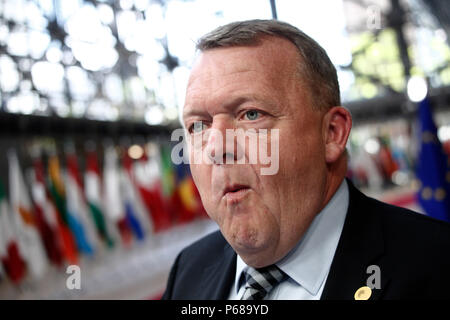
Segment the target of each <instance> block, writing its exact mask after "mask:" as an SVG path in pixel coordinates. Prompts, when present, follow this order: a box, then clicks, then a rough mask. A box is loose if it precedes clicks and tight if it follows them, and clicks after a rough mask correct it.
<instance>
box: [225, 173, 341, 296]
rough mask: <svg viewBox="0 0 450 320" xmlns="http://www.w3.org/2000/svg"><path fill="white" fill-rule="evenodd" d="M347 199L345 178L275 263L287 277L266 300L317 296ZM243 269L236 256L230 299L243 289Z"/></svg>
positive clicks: (239, 294)
mask: <svg viewBox="0 0 450 320" xmlns="http://www.w3.org/2000/svg"><path fill="white" fill-rule="evenodd" d="M348 202H349V194H348V186H347V182H346V181H345V179H344V181H343V182H342V183H341V185H340V186H339V188H338V190H337V191H336V193H335V194H334V195H333V197H332V198H331V200H330V201H329V202H328V204H327V205H326V206H325V208H324V209H323V210H322V211H321V212H319V214H317V215H316V217H315V218H314V220H313V221H312V223H311V225H310V226H309V228H308V230H307V231H306V233H305V234H304V236H303V237H302V239H301V240H300V242H299V243H298V244H297V245H296V246H295V247H294V248H293V249H292V250H291V251H290V252H289V253H288V254H287V255H286V256H285V257H284V258H283V259H281V260H280V261H278V263H276V265H277V266H278V268H280V269H281V270H283V271H284V272H285V273H286V274H287V275H288V276H289V278H288V280H286V281H284V282H282V283H280V284H279V285H278V286H276V287H275V288H274V289H273V290H272V292H270V293H269V294H268V295H267V296H266V297H265V299H268V300H319V299H320V297H321V295H322V291H323V288H324V286H325V282H326V279H327V276H328V272H329V271H330V266H331V262H332V261H333V257H334V253H335V251H336V247H337V245H338V242H339V238H340V236H341V232H342V228H343V226H344V220H345V216H346V215H347V209H348ZM246 268H248V266H247V265H246V264H245V262H244V261H243V260H242V259H241V257H239V255H238V256H237V264H236V276H235V281H234V283H233V286H232V288H231V292H230V295H229V299H230V300H237V299H240V298H241V297H242V295H243V293H244V289H245V279H244V278H245V277H244V274H243V271H244V270H245V269H246Z"/></svg>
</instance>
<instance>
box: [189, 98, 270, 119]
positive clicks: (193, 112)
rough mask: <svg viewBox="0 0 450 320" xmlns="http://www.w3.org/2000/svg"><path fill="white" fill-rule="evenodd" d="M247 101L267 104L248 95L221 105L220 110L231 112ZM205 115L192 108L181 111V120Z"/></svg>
mask: <svg viewBox="0 0 450 320" xmlns="http://www.w3.org/2000/svg"><path fill="white" fill-rule="evenodd" d="M248 101H259V102H264V103H265V104H267V101H264V99H262V98H260V97H257V96H256V95H252V94H249V95H245V96H238V97H236V98H233V99H232V100H231V101H228V102H226V103H224V104H223V105H221V106H220V108H223V109H225V110H233V109H235V108H237V107H238V106H240V105H242V104H244V103H246V102H248ZM207 113H208V112H207V111H206V110H204V109H203V110H199V109H196V108H195V107H193V108H189V109H188V111H185V110H183V118H182V119H183V121H184V119H185V118H187V117H191V116H203V115H205V114H207Z"/></svg>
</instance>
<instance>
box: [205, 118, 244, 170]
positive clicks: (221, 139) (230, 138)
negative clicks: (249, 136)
mask: <svg viewBox="0 0 450 320" xmlns="http://www.w3.org/2000/svg"><path fill="white" fill-rule="evenodd" d="M234 132H235V126H234V125H233V123H232V121H231V120H228V119H225V118H217V119H214V120H213V124H212V126H211V128H209V129H208V136H207V143H206V148H205V152H206V155H207V158H208V160H209V161H211V163H212V164H217V165H220V164H232V163H235V162H236V161H238V160H239V158H240V157H242V152H239V151H240V146H239V145H238V143H237V141H236V140H235V137H234Z"/></svg>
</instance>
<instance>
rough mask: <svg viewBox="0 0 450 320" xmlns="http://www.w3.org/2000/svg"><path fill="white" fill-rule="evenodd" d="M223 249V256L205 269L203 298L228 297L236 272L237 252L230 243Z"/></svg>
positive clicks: (202, 288)
mask: <svg viewBox="0 0 450 320" xmlns="http://www.w3.org/2000/svg"><path fill="white" fill-rule="evenodd" d="M223 250H224V252H223V255H222V256H221V258H220V259H218V260H217V262H215V263H214V264H212V265H211V266H209V267H207V268H205V269H204V272H203V277H202V278H201V283H200V288H201V289H200V290H201V292H202V296H203V297H202V298H201V299H207V300H224V299H227V298H228V295H229V293H230V290H231V286H232V285H233V281H234V278H235V274H236V253H235V252H234V250H233V249H232V248H231V246H230V245H229V244H228V243H227V244H225V246H224V249H223Z"/></svg>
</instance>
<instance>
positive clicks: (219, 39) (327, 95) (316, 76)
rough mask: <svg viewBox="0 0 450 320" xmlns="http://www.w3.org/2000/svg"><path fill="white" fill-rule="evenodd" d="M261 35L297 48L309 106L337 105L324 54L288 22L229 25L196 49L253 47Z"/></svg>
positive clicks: (333, 72) (333, 80)
mask: <svg viewBox="0 0 450 320" xmlns="http://www.w3.org/2000/svg"><path fill="white" fill-rule="evenodd" d="M263 36H274V37H279V38H284V39H287V40H289V41H290V42H292V43H293V44H294V45H295V46H296V47H297V49H298V52H299V53H300V56H301V58H302V62H301V64H300V66H299V71H300V74H301V75H303V77H304V78H305V79H306V80H307V82H308V84H309V86H310V88H311V90H312V97H313V98H314V99H315V103H314V105H313V107H315V108H318V109H319V110H327V109H328V108H330V107H332V106H339V105H340V104H341V99H340V93H339V83H338V79H337V74H336V69H335V67H334V65H333V63H332V62H331V60H330V58H329V57H328V55H327V53H326V52H325V50H324V49H323V48H322V47H321V46H320V45H319V44H318V43H317V42H316V41H314V40H313V39H312V38H310V37H309V36H308V35H306V34H305V33H303V32H302V31H300V30H299V29H297V28H296V27H294V26H292V25H290V24H288V23H285V22H281V21H277V20H248V21H238V22H232V23H229V24H227V25H224V26H221V27H218V28H216V29H215V30H213V31H211V32H210V33H208V34H206V35H204V36H203V37H202V38H200V39H199V41H198V42H197V49H198V50H200V51H206V50H208V49H213V48H220V47H232V46H245V45H254V44H257V43H259V41H260V40H261V38H262V37H263Z"/></svg>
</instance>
